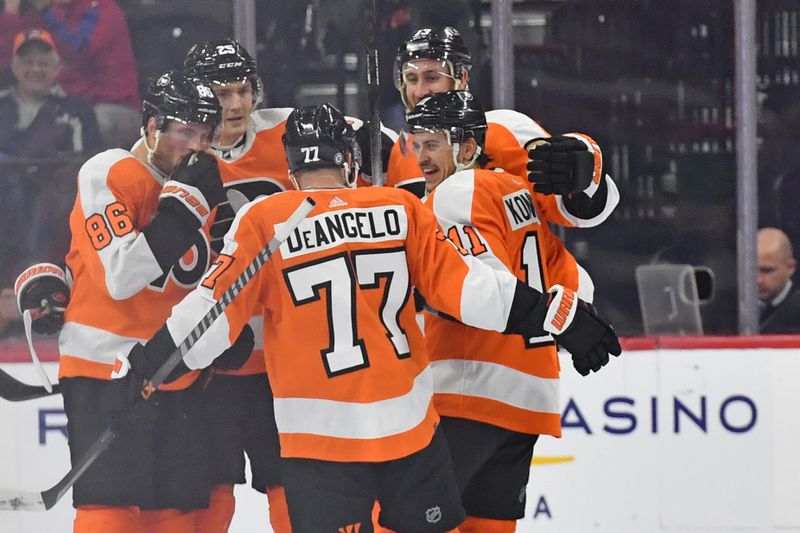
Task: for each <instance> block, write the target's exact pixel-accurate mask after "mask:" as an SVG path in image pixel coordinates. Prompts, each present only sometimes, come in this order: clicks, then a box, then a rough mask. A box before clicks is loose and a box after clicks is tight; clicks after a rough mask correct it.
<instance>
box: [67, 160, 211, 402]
mask: <svg viewBox="0 0 800 533" xmlns="http://www.w3.org/2000/svg"><path fill="white" fill-rule="evenodd" d="M163 184H164V178H163V177H162V176H161V175H160V174H159V173H158V172H157V171H156V170H154V169H153V168H152V167H149V166H147V165H146V164H144V163H143V162H141V161H140V160H139V159H137V158H136V157H135V156H134V155H133V154H132V153H130V152H128V151H127V150H122V149H113V150H107V151H105V152H102V153H100V154H98V155H96V156H94V157H92V158H91V159H89V161H87V162H86V163H85V164H84V165H83V166H82V167H81V169H80V171H79V173H78V195H77V198H76V200H75V205H74V207H73V209H72V212H71V214H70V217H69V225H70V230H71V233H72V240H71V243H70V250H69V252H68V254H67V258H66V260H67V267H68V268H69V270H70V272H71V274H72V277H73V279H74V282H73V286H72V295H71V299H70V303H69V305H68V306H67V310H66V314H65V322H64V327H63V328H62V330H61V333H60V335H59V339H58V343H59V351H60V353H61V359H60V362H61V364H60V369H59V378H68V377H76V376H84V377H91V378H96V379H105V380H108V379H111V371H112V370H113V368H114V362H115V359H116V357H117V355H118V354H126V353H128V352H129V351H130V350H131V348H132V347H133V346H134V344H136V343H137V342H142V343H143V342H145V341H146V340H147V339H149V338H150V337H152V336H153V334H154V333H155V332H156V331H157V330H158V328H159V327H160V325H161V324H162V323H163V321H164V320H165V319H166V317H167V316H169V310H170V309H171V308H172V306H173V305H175V303H177V302H179V301H180V300H181V299H182V298H183V297H184V296H185V295H186V294H187V293H188V292H189V291H190V290H191V289H192V288H193V287H194V286H195V285H197V283H198V282H199V281H200V278H201V276H202V275H203V274H204V273H205V271H206V270H207V268H208V266H209V264H210V259H211V257H210V251H211V250H210V247H209V240H208V236H207V234H206V233H205V232H204V231H203V230H202V229H201V230H198V231H197V235H196V239H195V243H194V245H193V246H192V248H190V249H189V251H187V252H186V254H185V255H184V256H183V258H182V259H181V260H180V261H179V263H178V264H177V265H174V266H173V267H172V268H171V269H170V270H169V271H168V272H166V273H163V272H162V269H161V267H160V266H159V264H158V261H157V260H156V258H155V256H154V255H153V252H152V251H151V249H150V246H149V245H148V242H147V239H146V238H145V235H144V233H141V232H140V230H141V229H142V228H144V227H145V226H146V225H147V224H149V223H150V221H151V219H152V218H153V217H154V216H155V214H156V209H157V206H158V201H159V194H160V193H161V192H162V185H163ZM194 379H196V373H191V374H187V375H186V376H184V377H183V378H181V379H180V380H177V381H175V382H174V383H171V384H169V385H167V386H163V387H162V388H164V389H179V388H183V387H185V386H188V385H189V384H191V383H192V382H193V381H194Z"/></svg>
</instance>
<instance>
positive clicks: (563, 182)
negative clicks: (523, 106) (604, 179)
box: [525, 134, 603, 195]
mask: <svg viewBox="0 0 800 533" xmlns="http://www.w3.org/2000/svg"><path fill="white" fill-rule="evenodd" d="M525 150H527V151H528V158H529V161H528V164H527V169H528V181H530V182H531V183H533V190H534V191H535V192H538V193H541V194H562V195H565V194H570V193H576V192H581V191H583V190H585V189H586V188H587V187H589V185H590V184H591V183H592V181H594V182H595V183H599V182H600V177H601V176H602V172H603V157H602V154H601V152H600V148H599V147H598V146H597V143H595V142H594V140H592V139H591V138H590V137H588V136H586V135H579V134H567V135H563V136H558V137H538V138H536V139H531V140H530V141H528V142H527V143H526V144H525Z"/></svg>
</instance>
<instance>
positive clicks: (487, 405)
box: [433, 393, 561, 437]
mask: <svg viewBox="0 0 800 533" xmlns="http://www.w3.org/2000/svg"><path fill="white" fill-rule="evenodd" d="M433 404H434V406H435V407H436V411H437V412H438V413H439V415H441V416H447V417H452V418H466V419H467V420H475V421H476V422H483V423H485V424H491V425H493V426H497V427H501V428H505V429H508V430H511V431H517V432H519V433H529V434H531V435H552V436H553V437H561V415H560V414H557V413H540V412H534V411H528V410H526V409H520V408H519V407H514V406H511V405H508V404H505V403H503V402H498V401H496V400H490V399H488V398H477V397H473V396H463V395H460V394H442V393H436V394H434V396H433Z"/></svg>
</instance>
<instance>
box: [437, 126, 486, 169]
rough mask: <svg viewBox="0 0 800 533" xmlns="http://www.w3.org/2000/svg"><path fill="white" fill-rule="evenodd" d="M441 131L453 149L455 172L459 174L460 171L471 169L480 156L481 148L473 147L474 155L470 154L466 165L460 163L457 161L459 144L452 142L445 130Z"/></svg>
mask: <svg viewBox="0 0 800 533" xmlns="http://www.w3.org/2000/svg"><path fill="white" fill-rule="evenodd" d="M443 131H444V134H445V135H447V142H448V144H450V146H452V147H453V163H454V164H455V166H456V170H455V172H461V171H462V170H469V169H471V168H473V167H474V166H475V164H476V162H477V161H478V157H479V156H480V155H481V147H480V146H475V153H474V154H472V158H471V159H470V160H469V161H467V162H466V163H460V162H459V161H458V152H459V150H461V143H454V142H452V139H451V136H450V132H449V131H447V130H443ZM455 172H454V173H455Z"/></svg>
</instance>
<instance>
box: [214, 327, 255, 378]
mask: <svg viewBox="0 0 800 533" xmlns="http://www.w3.org/2000/svg"><path fill="white" fill-rule="evenodd" d="M255 345H256V343H255V335H253V328H251V327H250V325H249V324H245V326H244V327H243V328H242V332H241V333H239V336H238V337H236V341H235V342H234V343H233V346H231V347H230V348H228V349H227V350H225V351H224V352H222V353H221V354H220V355H219V357H217V358H216V359H214V362H213V363H211V366H213V367H214V368H218V369H220V370H239V369H240V368H242V365H244V364H245V363H246V362H247V360H248V359H249V358H250V354H251V353H253V347H254V346H255Z"/></svg>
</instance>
